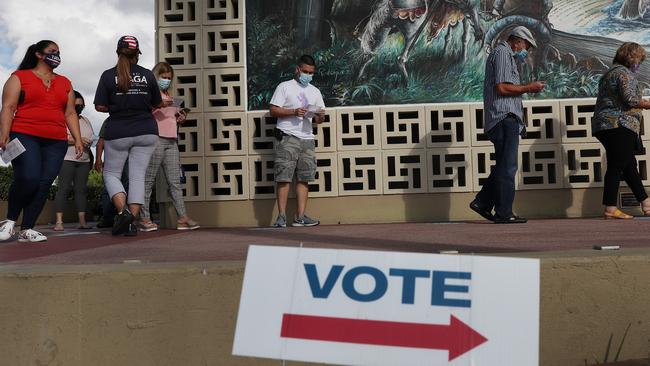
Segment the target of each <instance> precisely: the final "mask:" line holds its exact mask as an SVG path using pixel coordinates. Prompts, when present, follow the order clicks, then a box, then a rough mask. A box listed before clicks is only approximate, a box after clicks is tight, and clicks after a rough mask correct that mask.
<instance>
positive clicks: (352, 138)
mask: <svg viewBox="0 0 650 366" xmlns="http://www.w3.org/2000/svg"><path fill="white" fill-rule="evenodd" d="M337 112H338V114H337V119H338V127H339V129H338V131H337V132H338V139H337V146H338V150H339V151H349V150H379V148H380V147H381V141H382V140H381V132H380V126H381V122H380V121H381V117H380V115H381V111H380V109H379V108H356V107H355V108H340V109H338V110H337Z"/></svg>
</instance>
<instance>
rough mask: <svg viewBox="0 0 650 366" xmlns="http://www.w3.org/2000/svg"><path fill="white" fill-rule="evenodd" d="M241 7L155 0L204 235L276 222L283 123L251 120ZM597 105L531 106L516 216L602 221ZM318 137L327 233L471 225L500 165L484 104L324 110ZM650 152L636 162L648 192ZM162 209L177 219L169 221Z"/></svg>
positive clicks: (232, 2)
mask: <svg viewBox="0 0 650 366" xmlns="http://www.w3.org/2000/svg"><path fill="white" fill-rule="evenodd" d="M244 7H245V1H244V0H224V1H212V0H165V1H162V0H157V1H156V31H157V39H158V44H157V57H158V59H159V60H166V61H167V62H169V63H171V64H172V65H173V67H174V68H175V70H176V75H175V80H174V86H173V90H174V93H175V94H176V96H178V97H181V98H184V99H185V103H186V105H187V106H188V107H189V108H191V109H192V112H191V113H190V115H189V118H188V121H187V123H186V124H185V125H184V126H183V127H182V128H181V129H180V139H179V146H180V149H181V153H182V165H183V168H184V171H185V175H186V179H187V183H186V184H185V185H184V188H183V190H184V194H185V198H186V201H188V202H191V203H190V204H189V205H188V206H189V213H190V215H192V216H193V217H196V218H197V219H199V220H200V221H201V222H202V223H203V224H204V225H209V226H222V225H266V224H268V223H269V222H270V221H271V219H270V217H271V216H272V215H273V213H272V210H273V203H272V202H271V201H272V200H273V199H274V197H275V185H274V182H273V140H274V134H273V131H274V128H275V122H276V121H275V119H274V118H271V117H270V116H269V114H268V113H267V111H248V110H247V109H246V107H247V93H246V88H247V85H246V80H247V74H246V34H245V32H246V27H245V8H244ZM594 102H595V100H594V99H572V100H535V101H525V103H524V107H525V115H526V120H527V123H528V135H527V137H525V138H523V139H522V140H521V145H520V149H519V166H520V169H519V172H518V173H517V189H518V191H519V192H518V194H517V202H516V205H517V212H518V213H519V214H522V215H528V216H531V217H577V216H591V215H598V214H600V211H599V208H598V207H597V205H596V204H595V203H594V202H592V201H591V200H596V202H599V201H600V197H597V196H598V194H597V193H594V192H597V191H600V190H601V188H602V185H603V177H604V172H605V170H606V164H605V154H604V149H603V148H602V146H601V145H600V143H598V141H597V140H596V139H595V138H593V137H592V136H591V125H590V117H591V115H592V113H593V105H594ZM646 112H647V111H646ZM649 117H650V116H649ZM645 120H646V122H645V124H646V125H644V131H648V126H647V123H648V121H650V118H646V119H645ZM314 132H315V133H316V136H317V142H316V146H317V147H316V151H317V163H318V173H317V179H316V181H315V182H313V183H312V184H310V197H312V198H313V199H311V200H310V207H309V212H310V214H311V215H313V216H316V217H319V218H321V219H322V221H323V222H324V223H338V222H341V223H352V222H385V221H391V222H402V221H427V220H457V219H469V218H476V216H475V215H473V214H472V213H471V212H470V211H469V210H467V208H466V206H467V202H468V201H469V200H471V197H472V196H473V194H475V192H477V191H479V190H480V189H481V185H482V183H483V182H484V180H485V178H487V176H488V175H489V173H490V167H491V166H492V165H493V163H494V161H493V151H494V149H493V147H492V144H491V143H490V141H489V140H488V139H487V136H486V135H485V134H484V133H483V106H482V104H481V103H448V104H418V105H384V106H360V107H337V108H328V110H327V119H326V122H325V123H323V124H322V125H320V126H318V127H317V128H315V129H314ZM643 139H644V140H648V141H650V136H649V135H648V134H647V133H643ZM649 154H650V151H649V152H648V153H646V154H645V155H643V156H638V159H639V168H640V171H641V175H642V177H643V180H644V182H645V183H646V185H650V180H649V178H648V172H647V170H648V169H647V166H648V160H649V158H650V155H649ZM158 191H159V193H165V191H166V188H165V187H164V186H159V189H158ZM584 197H589V199H590V201H589V202H582V201H581V200H582V199H583V198H584ZM159 199H160V201H166V200H168V198H166V197H165V195H164V194H162V195H159ZM163 211H164V212H166V213H170V214H171V215H165V216H164V220H163V221H165V222H171V220H173V216H174V214H173V210H171V209H169V208H165V209H163Z"/></svg>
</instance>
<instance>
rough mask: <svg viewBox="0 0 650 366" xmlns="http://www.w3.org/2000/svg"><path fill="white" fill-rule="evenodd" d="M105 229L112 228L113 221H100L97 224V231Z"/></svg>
mask: <svg viewBox="0 0 650 366" xmlns="http://www.w3.org/2000/svg"><path fill="white" fill-rule="evenodd" d="M107 227H113V221H109V220H104V219H101V220H99V222H98V223H97V228H98V229H104V228H107Z"/></svg>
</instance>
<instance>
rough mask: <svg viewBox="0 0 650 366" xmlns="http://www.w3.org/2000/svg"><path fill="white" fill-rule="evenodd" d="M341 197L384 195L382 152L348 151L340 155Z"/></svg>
mask: <svg viewBox="0 0 650 366" xmlns="http://www.w3.org/2000/svg"><path fill="white" fill-rule="evenodd" d="M338 159H339V164H338V170H339V196H358V195H371V194H381V193H382V179H381V178H382V172H381V165H382V163H381V160H382V156H381V151H354V152H351V151H346V152H340V153H339V154H338Z"/></svg>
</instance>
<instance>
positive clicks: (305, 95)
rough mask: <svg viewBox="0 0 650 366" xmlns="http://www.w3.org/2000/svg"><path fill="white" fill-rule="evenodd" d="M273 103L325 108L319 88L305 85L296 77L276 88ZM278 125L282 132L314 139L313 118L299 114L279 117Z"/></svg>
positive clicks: (283, 106) (294, 106) (290, 107)
mask: <svg viewBox="0 0 650 366" xmlns="http://www.w3.org/2000/svg"><path fill="white" fill-rule="evenodd" d="M271 104H272V105H274V106H277V107H281V108H287V109H296V108H307V107H308V106H309V105H315V106H318V107H319V108H325V102H323V96H322V95H321V93H320V90H318V88H316V87H315V86H313V85H311V84H309V85H307V86H306V87H304V86H302V85H301V84H300V83H298V82H297V81H296V80H295V79H291V80H287V81H285V82H282V83H280V85H278V87H277V88H275V93H273V98H271ZM277 127H278V128H279V129H280V130H281V131H282V132H284V133H286V134H288V135H293V136H295V137H297V138H299V139H305V140H313V139H314V131H313V130H312V126H311V118H302V117H298V116H291V117H279V118H278V125H277Z"/></svg>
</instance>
